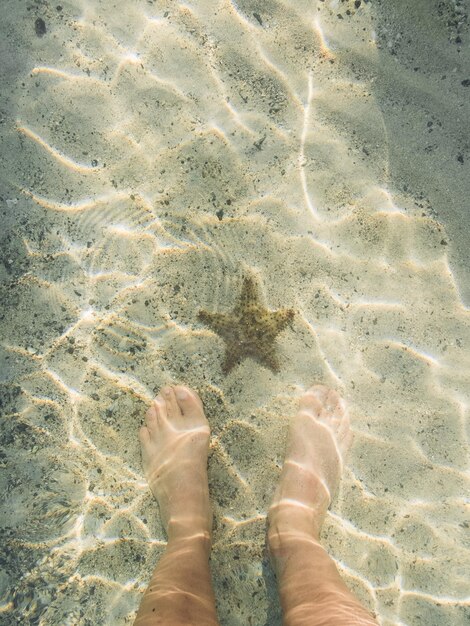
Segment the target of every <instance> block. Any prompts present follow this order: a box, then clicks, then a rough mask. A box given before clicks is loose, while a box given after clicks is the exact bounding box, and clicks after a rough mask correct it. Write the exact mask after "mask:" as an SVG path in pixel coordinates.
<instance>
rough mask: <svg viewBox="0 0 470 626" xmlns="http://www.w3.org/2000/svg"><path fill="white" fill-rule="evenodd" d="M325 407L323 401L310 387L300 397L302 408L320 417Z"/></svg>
mask: <svg viewBox="0 0 470 626" xmlns="http://www.w3.org/2000/svg"><path fill="white" fill-rule="evenodd" d="M322 408H323V402H322V401H321V399H320V398H318V396H317V395H316V394H315V393H314V392H313V391H312V390H311V389H309V390H308V391H306V392H305V393H304V394H303V395H302V396H301V397H300V410H301V411H305V412H306V413H309V414H310V415H313V416H314V417H318V416H319V415H320V412H321V410H322Z"/></svg>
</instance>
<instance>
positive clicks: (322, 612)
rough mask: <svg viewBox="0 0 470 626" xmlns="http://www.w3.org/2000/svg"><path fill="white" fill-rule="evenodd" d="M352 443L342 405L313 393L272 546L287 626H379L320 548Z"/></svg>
mask: <svg viewBox="0 0 470 626" xmlns="http://www.w3.org/2000/svg"><path fill="white" fill-rule="evenodd" d="M350 441H351V432H350V429H349V420H348V416H347V413H346V410H345V407H344V403H343V401H342V400H341V398H340V397H339V396H338V394H337V393H336V392H335V391H333V390H331V389H328V388H327V387H324V386H321V385H316V386H315V387H312V389H310V390H309V391H308V392H307V393H306V394H304V395H303V397H302V398H301V402H300V410H299V412H298V413H297V415H296V416H295V418H293V420H292V422H291V425H290V432H289V442H288V447H287V454H286V459H285V462H284V466H283V470H282V474H281V479H280V482H279V486H278V488H277V490H276V493H275V496H274V499H273V503H272V505H271V507H270V511H269V528H268V545H269V549H270V553H271V557H272V561H273V565H274V568H275V571H276V575H277V579H278V585H279V594H280V598H281V605H282V609H283V619H284V625H285V626H304V625H305V626H307V625H308V626H377V622H376V620H375V619H374V618H373V617H372V616H371V615H370V614H369V612H368V611H367V610H366V609H365V608H364V607H363V606H362V605H361V604H360V602H359V601H358V600H357V598H356V597H355V596H354V595H353V594H352V593H351V592H350V591H349V590H348V588H347V587H346V585H345V584H344V582H343V581H342V579H341V577H340V575H339V572H338V570H337V569H336V566H335V564H334V561H333V559H332V558H331V557H330V556H329V555H328V553H327V552H326V551H325V550H324V548H323V547H322V546H321V545H320V542H319V537H320V530H321V526H322V523H323V520H324V518H325V515H326V511H327V509H328V506H329V504H330V500H331V496H332V495H333V494H334V491H335V490H336V487H337V485H338V482H339V479H340V476H341V469H342V456H343V454H344V453H345V452H346V450H347V448H348V447H349V444H350Z"/></svg>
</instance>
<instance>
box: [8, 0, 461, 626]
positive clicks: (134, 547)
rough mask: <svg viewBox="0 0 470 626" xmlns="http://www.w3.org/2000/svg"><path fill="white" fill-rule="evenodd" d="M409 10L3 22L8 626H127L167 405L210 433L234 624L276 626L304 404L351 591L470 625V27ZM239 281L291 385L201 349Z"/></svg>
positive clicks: (150, 520)
mask: <svg viewBox="0 0 470 626" xmlns="http://www.w3.org/2000/svg"><path fill="white" fill-rule="evenodd" d="M425 4H426V3H424V2H422V1H421V0H420V1H419V2H416V4H414V5H413V7H412V8H410V16H411V17H410V16H408V17H410V19H411V18H413V19H411V22H410V20H408V21H406V19H405V18H406V15H405V17H403V16H404V13H403V11H405V8H404V7H405V5H406V3H404V2H402V1H401V0H400V2H398V1H397V3H396V11H397V13H396V14H393V13H390V9H386V7H384V6H383V5H382V4H381V3H378V4H375V5H373V4H372V3H371V2H367V3H366V2H364V1H363V2H347V1H343V2H339V1H334V0H333V1H330V0H326V1H325V2H321V1H318V2H315V1H313V2H312V1H311V2H306V1H303V0H300V1H299V0H297V1H296V2H294V1H291V2H288V1H285V2H274V1H273V2H261V1H256V0H241V1H238V2H235V1H234V2H229V1H228V0H222V1H221V2H218V3H211V2H203V1H200V2H191V1H189V2H186V3H181V4H178V3H171V2H160V1H155V2H150V1H149V2H146V1H143V0H142V1H140V0H136V1H135V2H133V3H129V2H127V3H126V2H124V1H123V0H118V1H116V2H115V3H107V2H99V1H97V0H96V1H92V0H88V1H83V2H80V1H78V0H70V1H67V2H63V3H61V4H60V5H59V4H58V5H53V4H48V3H31V4H27V3H26V2H7V3H6V5H8V6H6V7H5V12H6V15H8V18H7V21H6V23H5V25H4V27H3V28H4V30H5V37H4V38H3V43H2V45H3V46H4V47H5V49H4V51H3V56H2V58H3V59H4V66H3V69H2V72H3V75H2V76H3V87H2V89H3V91H4V93H5V100H4V106H3V109H2V111H1V120H0V121H1V122H2V124H1V126H0V128H1V136H2V155H1V159H2V162H1V169H2V182H1V207H2V221H3V223H4V225H5V228H4V229H3V234H2V250H1V254H2V260H3V266H0V267H1V269H0V276H1V280H2V285H3V286H2V291H1V301H2V313H1V314H2V340H1V347H0V359H1V384H2V393H1V402H2V404H1V408H2V418H1V420H2V421H1V444H2V453H1V462H2V466H3V468H4V469H3V471H2V475H1V479H0V480H1V483H0V484H1V492H2V493H3V494H4V496H3V498H2V503H1V516H0V517H1V528H2V534H3V537H4V540H3V543H2V551H3V554H2V573H1V574H0V591H1V605H0V621H1V622H2V624H5V625H10V624H11V625H13V624H14V625H16V624H38V625H44V626H45V625H51V626H56V625H57V626H69V625H70V626H75V625H77V626H78V625H80V626H86V625H91V624H93V625H95V624H102V625H110V626H111V625H112V626H120V625H125V624H131V623H132V621H133V618H134V615H135V611H136V609H137V606H138V604H139V601H140V598H141V595H142V593H143V591H144V589H145V586H146V583H147V582H148V580H149V577H150V574H151V571H152V569H153V567H154V566H155V563H156V561H157V559H158V558H159V556H160V555H161V553H162V551H163V550H164V547H165V537H164V533H163V530H162V528H161V525H160V522H159V518H158V510H157V507H156V505H155V502H154V501H153V499H152V498H151V496H150V493H149V491H148V488H147V485H146V483H145V480H144V478H143V476H142V473H141V466H140V454H139V448H138V441H137V436H136V434H137V429H138V427H139V425H140V424H141V422H142V417H143V414H144V411H145V408H146V406H147V405H148V403H149V402H150V400H151V398H152V397H153V396H154V395H155V393H156V392H157V391H158V389H159V388H160V386H161V385H162V384H164V383H172V382H181V383H184V384H187V385H190V386H192V387H194V388H196V389H197V390H198V392H199V393H200V395H201V397H202V398H203V400H204V403H205V407H206V412H207V415H208V418H209V421H210V424H211V428H212V433H213V436H212V442H211V454H210V460H209V473H210V486H211V493H212V498H213V505H214V512H215V521H214V547H213V555H212V569H213V579H214V586H215V589H216V595H217V599H218V611H219V616H220V620H221V624H222V626H245V625H247V624H251V625H252V626H264V625H266V626H277V625H278V624H280V611H279V605H278V600H277V597H276V592H275V583H274V579H273V575H272V573H271V570H270V567H269V559H268V558H267V555H266V550H265V521H266V520H265V515H266V509H267V506H268V504H269V501H270V499H271V496H272V493H273V490H274V487H275V484H276V481H277V478H278V476H279V472H280V466H281V463H282V458H283V452H284V445H285V435H286V426H287V422H288V417H289V415H291V414H292V413H293V411H295V408H296V402H297V397H298V395H299V393H300V392H301V391H302V390H303V389H305V388H306V387H308V386H309V385H310V384H311V383H312V382H315V381H318V382H323V383H325V384H329V385H332V386H334V387H335V388H337V389H338V390H339V391H340V392H341V393H342V394H343V395H344V397H345V398H346V400H347V402H348V404H349V407H350V412H351V416H352V427H353V430H354V434H355V439H354V444H353V447H352V449H351V452H350V455H349V458H348V463H347V468H346V470H345V476H344V481H343V483H342V486H341V490H340V493H339V494H338V497H337V499H336V500H335V502H334V504H333V507H332V509H331V512H330V514H329V515H328V519H327V523H326V525H325V529H324V533H323V541H324V544H325V546H326V547H327V548H328V550H329V551H330V552H331V553H332V555H333V556H334V557H335V559H336V560H337V562H338V566H339V568H340V571H341V573H342V575H343V576H344V578H345V580H346V582H347V584H348V585H349V586H350V587H351V589H353V590H354V592H355V593H357V595H358V596H359V597H360V598H361V600H362V601H363V602H364V603H365V604H366V605H367V606H368V607H369V608H370V609H371V610H372V611H373V612H375V613H376V614H377V615H378V616H379V620H380V623H381V624H382V625H383V626H392V625H397V626H398V625H411V626H415V625H416V626H417V625H421V624H426V626H442V625H443V624H445V625H449V626H459V625H462V626H463V625H464V624H468V620H469V618H470V605H469V596H470V594H469V586H468V571H469V568H470V545H469V510H468V495H469V493H470V490H469V487H470V480H469V474H468V467H469V463H468V460H469V457H468V437H469V429H468V414H469V406H470V405H469V389H470V356H469V355H470V352H469V346H470V317H469V312H468V308H467V307H466V306H465V304H464V300H465V297H466V295H467V294H470V285H469V283H468V278H467V279H466V278H465V276H466V274H465V270H466V259H465V257H464V254H463V252H464V251H465V250H466V248H465V240H464V237H465V230H466V226H467V222H466V221H465V220H466V219H467V218H466V217H465V215H464V214H463V213H462V212H461V213H460V214H459V213H458V210H459V207H460V209H461V210H463V207H464V205H465V202H467V208H468V196H467V195H466V193H467V186H468V182H469V180H470V176H468V159H470V148H469V145H470V143H466V141H465V140H464V139H461V136H460V135H459V134H458V128H462V127H463V124H464V123H465V120H467V119H468V115H469V107H468V103H466V101H465V98H464V96H467V100H468V94H469V93H470V91H468V88H469V86H470V80H468V83H469V84H468V85H467V84H466V81H467V79H470V77H467V76H466V75H465V74H464V73H463V67H464V65H463V60H464V58H466V59H468V56H469V50H468V45H467V47H465V45H464V44H465V39H466V37H468V16H467V15H466V14H465V9H464V8H462V2H459V1H458V0H454V1H450V0H449V2H447V3H442V2H441V3H437V2H431V3H427V6H426V7H425V6H424V5H425ZM400 7H401V8H402V9H403V10H402V12H401V13H400ZM420 7H421V10H422V13H421V14H420V13H419V9H420ZM406 10H408V9H406ZM387 11H388V12H387ZM421 18H422V21H420V20H421ZM413 20H415V21H414V22H413ZM405 22H406V23H407V24H409V23H411V24H412V25H413V24H414V26H413V28H414V30H413V28H412V26H409V25H408V26H407V28H410V29H411V30H412V32H413V33H414V34H415V35H416V37H415V38H413V37H410V36H409V33H407V32H404V30H403V29H400V25H401V24H403V23H405ZM423 32H424V35H426V33H427V34H428V39H423V38H422V36H423ZM419 36H421V39H420V38H419ZM462 42H463V43H462ZM406 46H407V47H406ZM433 46H434V48H433ZM434 49H437V50H438V51H439V53H440V54H438V55H434V56H433V54H432V51H433V50H434ZM449 50H450V51H449ZM413 51H414V52H413ZM411 52H413V54H414V55H415V56H414V57H413V55H412V54H411ZM459 55H460V56H459ZM428 57H429V58H428ZM417 59H418V60H417ZM416 64H418V65H419V66H417V65H416ZM426 64H427V65H426ZM433 64H434V65H433ZM440 65H442V67H441V66H440ZM415 68H417V69H415ZM461 103H463V104H461ZM452 112H453V113H452ZM467 129H468V127H467ZM466 177H467V178H468V180H466ZM460 216H461V217H460ZM467 235H468V231H467ZM467 267H468V265H467ZM247 273H250V274H252V275H254V276H256V277H257V280H258V281H259V283H260V285H261V287H262V291H263V298H264V300H265V303H266V305H267V306H268V307H269V308H271V309H273V310H274V309H279V308H283V307H287V308H292V309H295V311H296V314H295V317H294V320H293V322H292V325H291V327H289V328H288V329H287V330H285V331H284V332H283V333H282V334H281V335H280V336H279V339H278V348H279V355H280V358H281V362H282V367H281V371H280V372H279V373H277V374H276V373H273V372H271V371H270V370H269V369H267V368H264V367H262V366H260V365H259V364H258V363H256V362H255V361H253V360H252V359H245V360H243V361H242V362H241V364H240V365H238V366H237V367H235V368H233V369H232V370H231V371H230V372H229V373H228V374H224V373H223V371H222V369H221V363H222V362H223V358H224V344H223V342H222V341H221V340H220V338H218V337H217V335H215V334H214V333H213V332H211V331H210V329H208V328H207V327H205V326H204V325H203V324H201V322H200V321H199V320H198V313H199V311H200V310H201V309H204V310H206V311H213V312H226V311H229V310H230V309H232V308H233V307H234V305H235V303H236V300H237V297H238V295H239V293H240V290H241V287H242V282H243V277H244V276H246V275H247ZM467 276H468V274H467Z"/></svg>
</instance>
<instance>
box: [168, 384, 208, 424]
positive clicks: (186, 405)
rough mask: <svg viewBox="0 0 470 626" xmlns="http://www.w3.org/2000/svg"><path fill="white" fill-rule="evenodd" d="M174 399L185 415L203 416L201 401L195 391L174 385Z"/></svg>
mask: <svg viewBox="0 0 470 626" xmlns="http://www.w3.org/2000/svg"><path fill="white" fill-rule="evenodd" d="M175 394H176V401H177V403H178V406H179V408H180V410H181V412H182V413H183V415H184V416H185V417H196V418H204V409H203V407H202V402H201V399H200V398H199V396H198V395H197V393H196V392H195V391H193V390H192V389H189V387H184V386H183V385H178V386H176V387H175Z"/></svg>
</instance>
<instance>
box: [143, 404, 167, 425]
mask: <svg viewBox="0 0 470 626" xmlns="http://www.w3.org/2000/svg"><path fill="white" fill-rule="evenodd" d="M166 417H167V413H166V404H165V400H164V399H163V398H162V397H161V396H157V397H156V398H155V399H154V400H153V402H152V406H151V407H150V408H149V410H148V411H147V413H146V415H145V422H146V425H147V428H148V429H149V431H150V432H152V430H155V429H156V428H158V424H159V422H160V421H162V420H165V419H166Z"/></svg>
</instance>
